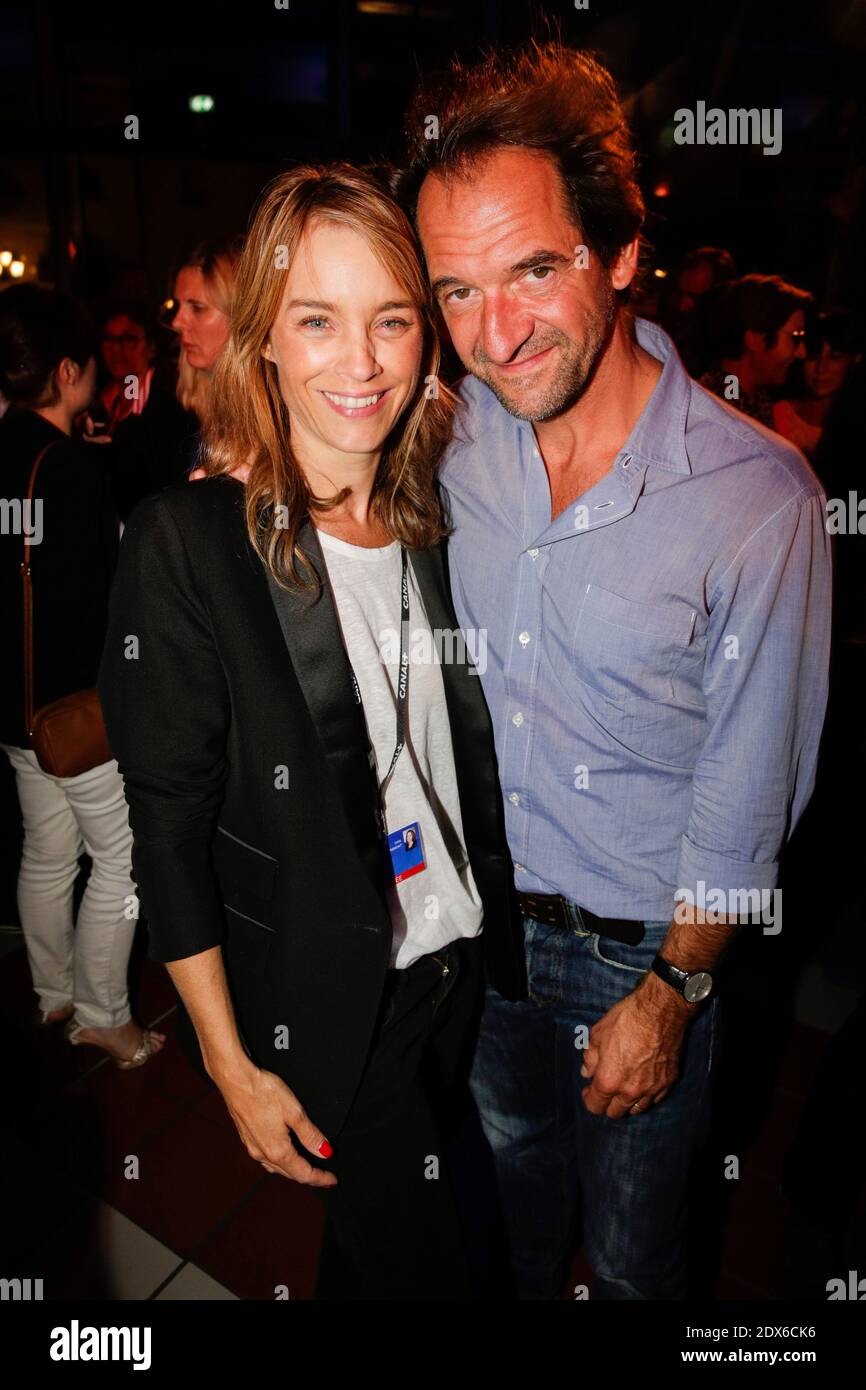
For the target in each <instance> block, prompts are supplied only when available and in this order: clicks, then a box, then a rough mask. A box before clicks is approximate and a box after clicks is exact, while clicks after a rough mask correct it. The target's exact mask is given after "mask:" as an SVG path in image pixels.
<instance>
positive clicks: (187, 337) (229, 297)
mask: <svg viewBox="0 0 866 1390" xmlns="http://www.w3.org/2000/svg"><path fill="white" fill-rule="evenodd" d="M240 252H241V243H240V240H239V239H235V240H222V241H201V242H199V243H198V245H197V246H195V247H194V248H193V250H192V251H191V252H190V254H189V255H188V256H187V257H185V259H184V260H183V262H182V264H181V266H180V268H179V269H178V272H177V274H176V276H175V281H174V294H173V299H172V301H171V309H172V316H171V319H170V323H171V327H172V328H173V329H174V331H175V333H177V334H178V335H179V337H180V360H179V362H178V379H177V398H178V400H179V401H180V403H181V405H182V406H183V408H184V410H187V411H189V412H190V413H191V414H193V415H195V417H196V418H197V420H198V422H199V424H200V425H204V424H205V422H206V420H207V417H208V413H209V408H210V392H211V380H212V377H213V371H214V368H215V366H216V364H217V362H218V360H219V357H220V354H221V353H222V350H223V348H224V347H225V345H226V343H227V342H228V336H229V328H230V327H231V312H232V301H233V299H234V292H235V271H236V267H237V263H238V258H239V256H240ZM195 444H196V448H195V450H194V451H193V452H195V453H196V454H197V452H198V450H197V445H198V438H197V437H196V440H195Z"/></svg>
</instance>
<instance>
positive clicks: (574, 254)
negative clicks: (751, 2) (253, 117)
mask: <svg viewBox="0 0 866 1390" xmlns="http://www.w3.org/2000/svg"><path fill="white" fill-rule="evenodd" d="M407 129H408V138H409V150H408V159H407V162H406V167H405V168H404V170H403V171H401V175H400V177H399V179H398V180H397V181H396V188H397V191H398V194H399V195H400V196H401V197H402V199H403V201H404V203H405V205H406V206H407V208H408V210H409V211H410V214H411V215H412V216H413V217H414V218H415V225H416V227H417V230H418V233H419V236H420V238H421V242H422V245H423V248H424V253H425V257H426V261H427V270H428V273H429V277H430V281H431V285H432V290H433V293H434V295H435V298H436V300H437V302H438V304H439V307H440V309H441V312H442V315H443V318H444V321H445V324H446V325H447V328H448V330H449V332H450V335H451V338H452V341H453V344H454V348H455V350H456V352H457V354H458V356H459V357H460V359H461V361H462V363H463V365H464V366H465V368H466V371H467V373H468V375H467V376H466V377H465V378H464V379H463V381H462V383H461V388H460V390H461V395H462V399H463V403H464V410H463V420H462V427H461V428H460V430H459V432H458V435H457V436H456V437H455V440H454V442H453V444H452V446H451V448H450V451H449V453H448V455H447V457H446V461H445V464H444V468H443V471H442V482H443V486H444V489H445V493H446V495H447V500H448V502H449V506H450V511H451V520H452V523H453V534H452V536H451V539H450V542H449V564H450V572H451V581H452V587H453V595H454V601H455V606H456V609H457V613H458V617H459V619H460V623H461V626H462V627H465V628H467V629H469V628H474V629H481V630H484V631H485V632H486V642H487V649H486V669H485V671H484V672H483V673H481V675H480V678H481V680H482V684H483V688H484V691H485V695H486V697H487V701H488V704H489V706H490V709H491V712H492V715H493V720H494V728H495V734H496V745H497V756H498V762H499V772H500V777H501V780H502V786H503V792H504V800H505V808H506V818H507V825H506V829H507V832H508V838H509V843H510V847H511V852H512V856H513V859H514V871H515V883H516V886H517V889H518V891H519V893H520V896H521V903H522V910H523V915H524V936H525V950H526V962H527V969H528V976H529V997H528V999H526V1000H522V1001H521V1000H506V999H503V998H502V997H501V996H500V995H499V994H498V993H497V992H496V990H495V989H493V988H489V989H488V991H487V997H486V1005H485V1013H484V1018H483V1020H482V1026H481V1035H480V1041H479V1046H478V1051H477V1054H476V1058H475V1063H474V1070H473V1078H472V1086H473V1091H474V1093H475V1097H476V1100H477V1102H478V1105H479V1109H480V1112H481V1117H482V1121H483V1125H484V1129H485V1132H486V1134H487V1137H488V1139H489V1141H490V1144H491V1147H492V1150H493V1154H494V1157H495V1161H496V1166H497V1173H498V1180H499V1188H500V1194H501V1197H502V1203H503V1209H504V1213H505V1217H506V1221H507V1226H508V1231H509V1236H510V1242H511V1257H512V1265H513V1270H514V1274H515V1279H516V1284H517V1290H518V1295H519V1296H520V1297H522V1298H555V1297H558V1296H559V1295H560V1294H561V1292H562V1287H563V1281H564V1278H565V1275H566V1273H567V1267H568V1258H569V1255H570V1253H571V1250H572V1248H573V1236H574V1226H575V1223H576V1220H577V1218H578V1216H582V1224H583V1235H584V1242H585V1246H586V1249H587V1252H588V1255H589V1259H590V1261H591V1264H592V1267H593V1272H594V1277H595V1284H594V1293H595V1296H596V1297H601V1298H607V1299H656V1298H665V1299H667V1298H683V1297H685V1296H686V1294H687V1292H688V1288H689V1283H688V1269H687V1261H686V1236H687V1231H688V1221H689V1213H688V1208H687V1204H686V1189H687V1182H688V1176H689V1170H690V1166H691V1163H692V1160H693V1158H694V1155H695V1152H696V1150H697V1148H698V1146H699V1145H700V1143H701V1142H702V1139H703V1137H704V1135H705V1133H706V1129H707V1123H708V1118H709V1113H710V1095H711V1085H712V1081H713V1076H714V1071H715V1067H716V1062H717V1054H718V1045H719V1022H720V1020H719V1000H718V997H717V993H716V988H715V982H714V978H713V976H714V972H715V969H716V964H717V962H718V961H719V959H720V957H721V955H722V953H723V951H724V950H725V948H726V946H727V945H728V943H729V942H730V940H731V938H732V937H733V936H734V934H735V932H736V930H737V920H738V910H737V907H736V905H737V904H739V903H741V902H743V901H749V902H754V901H755V895H757V901H758V902H759V903H763V901H764V900H765V898H766V897H767V895H768V894H769V893H770V892H771V890H773V889H774V887H775V884H776V881H777V875H778V856H779V852H780V849H781V847H782V844H783V842H784V840H785V839H786V837H787V836H788V835H789V834H790V832H791V830H792V829H793V827H794V825H795V824H796V822H797V820H798V819H799V817H800V815H801V813H802V811H803V808H804V806H805V805H806V803H807V801H808V799H809V796H810V794H811V791H812V787H813V783H814V776H815V763H816V756H817V749H818V741H819V736H820V731H821V726H822V722H823V717H824V709H825V703H826V695H827V665H828V639H829V611H828V610H829V579H830V575H829V560H828V538H827V534H826V531H825V529H824V524H823V523H824V515H823V504H824V500H825V499H824V497H823V494H822V492H821V489H820V485H819V483H818V481H817V479H816V478H815V476H814V474H813V473H812V472H811V470H810V468H809V466H808V465H807V463H806V461H805V460H804V458H803V457H802V455H801V454H800V453H799V452H798V451H797V450H796V449H795V448H793V447H792V446H790V445H789V444H787V443H786V442H785V441H784V440H782V439H781V438H779V437H778V436H777V435H775V434H773V433H771V432H770V431H769V430H767V429H764V428H762V427H761V426H760V425H757V424H755V423H753V422H751V421H750V420H747V419H745V418H744V417H743V416H742V415H741V414H740V412H738V411H737V410H735V409H733V408H732V407H730V406H728V405H727V404H726V403H725V402H723V401H719V400H717V399H716V398H715V397H714V396H712V395H710V393H708V392H707V391H705V390H703V389H702V388H701V387H700V386H699V385H698V384H697V383H696V382H694V381H692V380H691V379H690V378H689V377H688V375H687V374H686V372H685V370H684V368H683V365H682V362H681V361H680V359H679V358H678V356H677V353H676V350H675V349H674V347H673V344H672V343H671V340H670V338H669V337H668V336H667V334H665V333H664V332H663V331H662V330H661V329H659V328H658V327H656V326H655V325H653V324H651V323H649V322H646V321H644V320H642V319H635V318H634V317H633V316H632V315H631V314H630V312H629V308H628V291H629V285H630V284H631V282H632V280H633V278H634V276H635V274H636V271H637V268H638V260H639V251H640V244H641V240H640V229H641V224H642V221H643V213H644V208H643V201H642V198H641V193H640V190H639V188H638V185H637V181H636V177H635V155H634V150H633V146H632V142H631V139H630V136H629V132H628V129H627V126H626V122H625V118H624V115H623V111H622V108H621V106H620V103H619V101H618V98H617V94H616V89H615V86H614V82H613V79H612V77H611V75H610V73H609V72H608V71H607V70H606V69H605V68H604V67H603V66H602V65H601V64H600V63H599V62H597V61H596V60H595V59H594V58H593V57H591V56H589V55H587V54H585V53H580V52H574V51H569V50H567V49H565V48H563V47H562V46H561V45H559V44H558V43H551V44H546V45H537V44H534V45H532V46H530V47H528V48H526V49H524V50H521V51H520V52H518V53H516V54H497V53H494V54H492V55H490V56H489V57H488V58H487V59H485V60H484V61H483V62H482V63H480V64H478V65H477V66H475V67H474V68H464V67H461V66H460V65H457V66H455V67H454V69H453V70H452V71H451V72H450V73H448V74H447V75H446V76H445V77H444V78H442V79H439V80H436V81H434V82H432V83H431V84H430V85H429V86H426V87H424V88H423V89H422V90H420V91H419V92H418V94H417V97H416V99H415V101H414V104H413V106H412V109H411V111H410V113H409V117H408V126H407ZM744 894H745V895H746V897H745V898H744V897H743V895H744ZM749 895H751V896H749ZM720 902H721V904H722V906H724V904H725V903H729V904H731V905H732V907H731V909H730V910H728V911H727V912H725V911H724V910H722V909H721V908H720V907H719V904H720ZM708 904H709V905H711V907H712V910H708ZM741 1026H748V1021H747V1020H743V1021H742V1025H741Z"/></svg>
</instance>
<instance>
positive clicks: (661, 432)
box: [623, 318, 692, 474]
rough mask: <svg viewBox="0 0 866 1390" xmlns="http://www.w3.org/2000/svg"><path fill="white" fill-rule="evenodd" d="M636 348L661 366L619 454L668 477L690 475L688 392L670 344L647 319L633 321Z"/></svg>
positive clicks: (689, 385) (684, 378)
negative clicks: (687, 426) (658, 470)
mask: <svg viewBox="0 0 866 1390" xmlns="http://www.w3.org/2000/svg"><path fill="white" fill-rule="evenodd" d="M634 327H635V337H636V338H637V341H638V344H639V345H640V347H642V348H643V349H644V350H645V351H646V352H648V353H650V355H651V356H652V357H655V358H657V359H658V360H659V362H661V363H662V364H663V365H662V374H661V376H660V377H659V379H658V381H657V382H656V384H655V388H654V390H653V393H652V395H651V396H650V398H649V400H648V401H647V403H646V405H645V406H644V408H643V410H642V411H641V413H640V416H639V417H638V420H637V422H636V424H635V427H634V429H633V430H632V432H631V434H630V435H629V437H628V440H627V442H626V444H625V446H624V449H623V452H624V453H627V454H630V455H631V456H632V458H634V459H637V460H638V461H639V462H641V463H648V464H651V465H652V466H653V467H654V468H664V469H666V470H667V471H668V472H670V473H686V474H688V473H691V471H692V465H691V462H690V461H689V455H688V450H687V448H686V423H687V420H688V413H689V404H690V402H691V396H692V389H691V382H690V380H689V376H688V373H687V372H686V369H685V367H684V366H683V364H682V362H681V360H680V356H679V353H678V352H677V350H676V348H675V346H674V343H673V340H672V339H671V338H670V337H669V336H668V334H667V333H665V331H664V329H663V328H660V327H659V326H658V324H657V323H651V322H650V320H649V319H639V318H636V319H635V321H634Z"/></svg>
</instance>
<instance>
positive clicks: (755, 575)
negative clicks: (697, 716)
mask: <svg viewBox="0 0 866 1390" xmlns="http://www.w3.org/2000/svg"><path fill="white" fill-rule="evenodd" d="M824 502H825V499H824V496H823V494H821V493H820V492H817V491H815V492H808V493H801V494H799V495H798V496H796V497H794V498H792V499H791V500H790V501H789V502H788V503H786V504H785V505H784V506H782V507H781V508H780V509H779V510H778V511H777V512H776V513H775V514H774V515H773V516H772V517H770V518H769V520H767V521H766V522H764V523H763V525H762V526H761V527H760V528H759V529H757V530H756V531H755V532H754V533H753V534H752V535H751V536H750V537H749V539H748V541H747V542H746V544H745V545H744V546H743V547H742V549H741V550H740V552H739V553H738V555H737V556H736V557H735V559H734V560H733V561H732V562H731V563H730V564H729V565H728V567H727V569H726V570H725V572H724V573H723V574H722V575H721V577H720V578H719V580H718V582H717V583H716V584H715V586H714V591H713V593H712V595H711V598H710V619H709V624H708V629H707V652H706V665H705V676H704V694H705V697H706V702H707V736H706V739H705V741H704V744H703V747H702V750H701V755H700V758H699V760H698V764H697V766H696V768H695V771H694V778H693V791H692V803H691V811H690V815H689V820H688V826H687V829H686V832H685V834H684V835H683V837H682V841H681V847H680V857H679V874H678V882H679V885H680V888H681V889H682V890H685V892H686V893H688V894H694V895H695V901H697V902H698V903H700V900H701V891H702V890H701V886H700V885H701V883H703V885H704V888H703V892H705V893H706V894H709V893H710V892H711V891H713V890H715V891H721V892H725V893H730V894H735V893H748V892H749V891H750V890H759V891H760V890H768V889H772V888H774V887H775V885H776V882H777V880H778V873H779V862H778V861H779V853H780V850H781V848H782V846H783V844H784V842H785V840H786V839H787V838H788V837H789V836H790V834H791V832H792V830H793V829H794V826H795V825H796V824H797V821H798V820H799V818H800V816H801V814H802V812H803V809H804V807H805V806H806V804H807V802H808V800H809V797H810V796H811V794H812V790H813V787H814V783H815V767H816V762H817V756H818V745H819V742H820V738H821V730H822V727H823V723H824V715H825V711H826V705H827V689H828V667H829V656H830V617H831V613H830V606H831V562H830V546H829V537H828V535H827V531H826V527H825V524H824V519H825V514H824ZM686 901H688V898H686Z"/></svg>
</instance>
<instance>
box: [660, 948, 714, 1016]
mask: <svg viewBox="0 0 866 1390" xmlns="http://www.w3.org/2000/svg"><path fill="white" fill-rule="evenodd" d="M652 968H653V970H654V971H655V973H656V974H657V975H659V976H660V977H661V978H662V979H663V980H664V982H665V984H666V985H670V987H671V989H675V990H676V991H677V993H678V994H681V995H682V996H683V998H684V999H685V1001H686V1003H687V1004H700V1003H701V1002H702V1001H703V1000H704V999H708V998H709V996H710V995H711V994H712V992H713V983H714V982H713V977H712V975H711V974H710V972H709V971H708V970H696V971H694V972H692V973H690V972H689V971H688V970H680V969H679V967H678V966H676V965H671V963H670V961H669V960H665V958H664V956H656V958H655V960H654V961H653V963H652Z"/></svg>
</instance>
